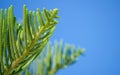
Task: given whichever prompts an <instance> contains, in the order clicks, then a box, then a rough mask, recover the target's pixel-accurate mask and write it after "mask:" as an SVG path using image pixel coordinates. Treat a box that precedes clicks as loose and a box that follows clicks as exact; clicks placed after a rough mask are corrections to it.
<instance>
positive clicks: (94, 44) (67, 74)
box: [0, 0, 120, 75]
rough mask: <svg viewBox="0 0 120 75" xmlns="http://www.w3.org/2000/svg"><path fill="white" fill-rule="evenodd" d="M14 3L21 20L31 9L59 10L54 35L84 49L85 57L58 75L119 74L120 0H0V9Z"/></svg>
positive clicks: (16, 13)
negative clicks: (25, 12)
mask: <svg viewBox="0 0 120 75" xmlns="http://www.w3.org/2000/svg"><path fill="white" fill-rule="evenodd" d="M11 4H12V5H13V6H14V11H15V16H17V20H19V21H20V20H21V19H22V12H23V9H22V8H23V4H26V5H27V7H28V9H29V10H36V8H40V9H41V10H42V8H43V7H45V8H47V9H53V8H58V9H59V15H60V19H59V24H58V25H57V28H56V30H55V33H54V34H53V36H52V37H51V41H53V40H54V39H57V40H60V39H64V42H67V43H71V44H75V45H76V46H80V47H81V48H85V49H86V51H85V56H81V57H80V58H79V60H78V61H77V62H76V63H75V64H74V65H71V66H69V67H68V68H65V69H62V70H60V71H59V72H58V73H57V74H56V75H120V0H0V8H8V7H9V6H10V5H11Z"/></svg>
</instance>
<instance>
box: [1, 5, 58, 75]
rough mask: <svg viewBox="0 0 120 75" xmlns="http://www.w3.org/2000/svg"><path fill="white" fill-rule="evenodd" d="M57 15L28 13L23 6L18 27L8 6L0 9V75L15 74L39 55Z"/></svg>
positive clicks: (52, 12) (51, 31) (38, 12)
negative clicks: (21, 17) (21, 21)
mask: <svg viewBox="0 0 120 75" xmlns="http://www.w3.org/2000/svg"><path fill="white" fill-rule="evenodd" d="M57 13H58V9H54V10H50V11H48V10H46V9H44V10H43V12H42V13H41V12H40V10H39V9H37V11H36V12H32V11H28V9H27V8H26V6H25V5H24V15H23V23H21V24H18V23H17V21H16V17H15V16H14V13H13V6H12V5H11V6H10V7H9V8H8V9H5V10H2V9H0V75H15V74H18V73H19V72H21V71H22V70H23V69H24V68H26V67H27V66H28V65H29V64H30V63H31V62H32V61H33V60H34V59H35V58H36V57H37V56H38V55H39V54H40V53H41V51H42V50H43V48H44V47H45V45H46V44H47V42H48V41H49V38H50V36H51V35H52V33H53V32H54V29H55V27H56V24H57V21H56V20H55V19H56V18H58V16H57ZM43 15H44V16H43Z"/></svg>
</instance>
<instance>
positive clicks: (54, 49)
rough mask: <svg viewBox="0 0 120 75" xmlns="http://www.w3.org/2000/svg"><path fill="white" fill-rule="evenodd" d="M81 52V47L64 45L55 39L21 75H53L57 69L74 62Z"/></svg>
mask: <svg viewBox="0 0 120 75" xmlns="http://www.w3.org/2000/svg"><path fill="white" fill-rule="evenodd" d="M83 52H84V50H83V49H81V48H76V47H75V46H74V45H70V44H65V45H64V44H63V42H62V41H60V42H57V41H55V43H54V45H52V44H51V43H48V44H47V46H46V47H45V48H44V51H43V52H42V53H41V55H39V56H38V58H37V59H36V60H35V61H34V62H33V63H32V65H31V66H30V67H28V68H27V69H26V70H24V72H23V73H21V75H54V74H55V73H56V72H57V71H58V70H60V69H62V68H65V67H67V66H68V65H71V64H74V63H75V61H76V58H77V57H78V56H79V55H81V54H82V53H83Z"/></svg>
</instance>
